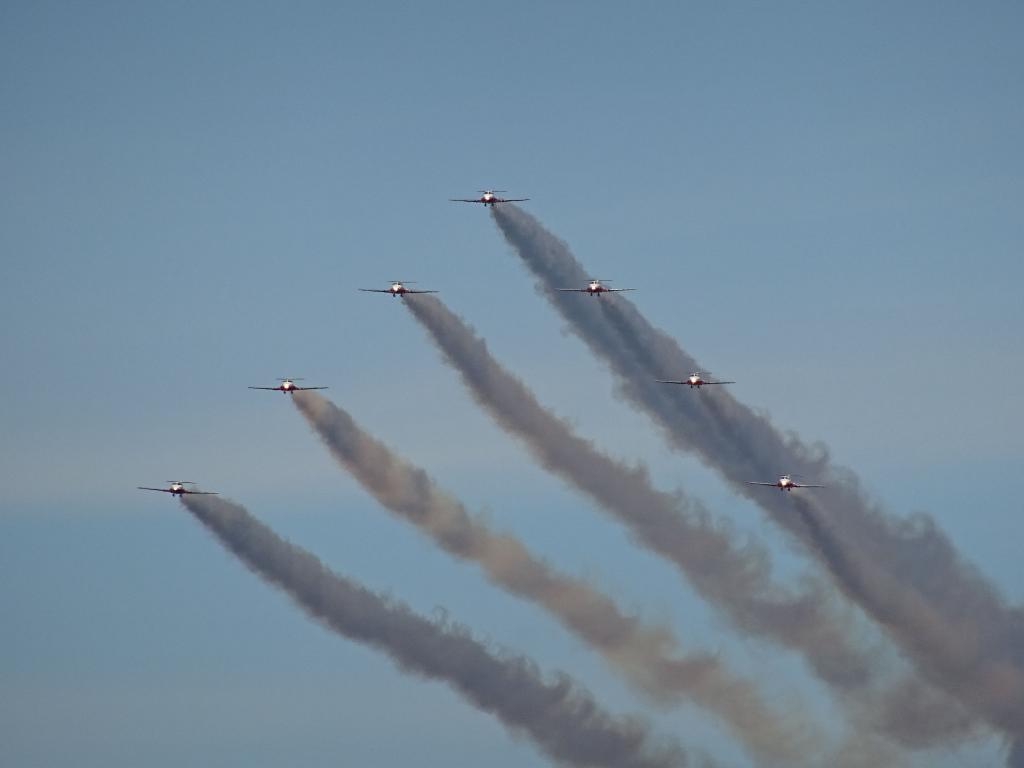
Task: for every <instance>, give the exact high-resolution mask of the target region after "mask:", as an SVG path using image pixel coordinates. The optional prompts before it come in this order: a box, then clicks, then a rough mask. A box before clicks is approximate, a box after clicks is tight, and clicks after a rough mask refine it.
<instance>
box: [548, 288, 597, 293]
mask: <svg viewBox="0 0 1024 768" xmlns="http://www.w3.org/2000/svg"><path fill="white" fill-rule="evenodd" d="M556 290H559V291H569V292H570V293H586V292H587V291H588V290H590V289H589V288H557V289H556Z"/></svg>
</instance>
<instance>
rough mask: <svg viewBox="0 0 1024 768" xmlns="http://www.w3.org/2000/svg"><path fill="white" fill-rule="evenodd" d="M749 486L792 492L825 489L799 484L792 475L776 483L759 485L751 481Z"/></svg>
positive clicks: (822, 486) (818, 486) (748, 482)
mask: <svg viewBox="0 0 1024 768" xmlns="http://www.w3.org/2000/svg"><path fill="white" fill-rule="evenodd" d="M747 484H748V485H768V486H771V487H773V488H778V489H779V490H780V491H792V490H793V489H794V488H824V487H825V486H824V485H812V484H810V483H798V482H796V481H795V480H794V479H793V476H792V475H783V476H782V477H780V478H779V479H778V480H776V481H775V482H774V483H757V482H753V481H751V480H748V481H747Z"/></svg>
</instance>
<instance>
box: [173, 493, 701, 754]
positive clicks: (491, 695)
mask: <svg viewBox="0 0 1024 768" xmlns="http://www.w3.org/2000/svg"><path fill="white" fill-rule="evenodd" d="M181 500H182V502H183V503H184V505H185V506H186V507H187V508H188V510H189V512H191V513H192V514H193V515H194V516H195V517H196V519H198V520H199V521H200V522H201V523H202V524H203V525H204V526H206V528H207V529H208V530H209V531H210V532H211V533H213V534H214V535H215V536H216V537H217V539H218V540H219V541H220V542H221V544H223V545H224V547H225V548H226V549H228V550H229V551H230V552H231V553H232V554H234V555H236V556H237V557H238V558H239V559H240V560H241V561H242V562H243V563H244V564H245V565H246V566H247V567H248V568H249V569H250V570H251V571H253V572H254V573H255V574H257V575H258V576H260V578H262V579H263V580H264V581H266V582H268V583H270V584H272V585H274V586H276V587H278V588H279V589H281V590H282V591H284V592H285V593H287V594H288V596H289V597H291V598H292V600H293V601H295V603H297V604H298V605H299V606H300V607H301V608H302V609H303V610H304V611H305V612H306V613H307V614H308V615H309V616H310V617H312V618H314V619H316V620H318V621H320V622H322V623H323V624H324V625H326V626H327V627H329V628H330V629H332V630H333V631H335V632H337V633H338V634H340V635H343V636H344V637H347V638H349V639H351V640H355V641H357V642H360V643H363V644H365V645H369V646H372V647H373V648H376V649H378V650H380V651H383V652H384V653H386V654H387V655H388V656H390V657H391V658H392V659H393V660H394V661H395V662H396V663H397V664H398V665H399V666H400V667H401V668H402V669H403V670H405V671H407V672H412V673H415V674H419V675H423V676H425V677H429V678H433V679H436V680H442V681H444V682H446V683H448V685H450V686H451V687H452V688H453V689H454V690H456V691H457V692H458V693H460V694H461V695H462V696H463V697H464V698H465V699H467V700H468V701H470V702H471V703H472V704H473V705H474V706H476V707H477V708H478V709H480V710H482V711H484V712H489V713H491V714H493V715H494V716H496V717H497V718H499V719H500V720H501V722H502V723H503V724H504V725H505V726H506V727H507V728H509V729H510V730H512V731H513V732H516V733H525V734H527V735H528V736H529V737H530V738H531V739H532V740H533V741H534V743H535V744H536V745H537V746H538V747H540V749H542V750H543V751H544V752H545V753H546V754H548V755H549V756H550V757H551V758H553V759H554V760H555V761H557V762H559V763H563V764H567V765H573V766H588V767H589V766H607V768H678V767H679V766H685V765H686V764H687V759H686V755H685V753H684V752H683V750H682V749H681V748H680V747H678V746H677V745H675V744H668V745H664V744H662V745H654V744H652V743H651V738H650V736H649V733H648V730H647V728H646V727H645V726H644V725H643V724H642V723H641V722H640V721H638V720H636V719H635V718H622V717H613V716H612V715H610V714H608V713H607V712H605V711H604V710H603V709H602V708H601V707H600V706H599V705H598V704H597V702H596V701H595V700H594V698H593V697H592V696H591V695H590V693H589V692H588V691H586V690H585V689H584V688H582V687H581V686H579V685H578V684H577V683H575V682H574V681H573V680H572V679H571V678H569V677H568V676H567V675H565V674H559V675H557V676H555V677H554V678H552V679H545V678H544V677H543V676H542V675H541V673H540V671H539V670H538V668H537V666H536V665H535V664H534V663H533V662H532V661H530V660H529V659H527V658H525V657H523V656H512V655H506V654H498V653H496V652H494V651H492V650H490V649H488V648H487V647H486V646H485V645H484V644H483V643H481V642H480V641H479V640H476V639H475V638H474V637H473V636H472V634H471V633H470V632H469V630H468V629H467V628H466V627H464V626H462V625H460V624H456V623H454V622H450V621H446V620H435V621H431V620H428V619H426V618H424V617H422V616H419V615H417V614H416V613H414V612H413V611H412V610H411V609H410V608H409V607H408V606H407V605H405V604H403V603H400V602H398V601H396V600H394V599H391V598H388V597H384V596H382V595H379V594H376V593H374V592H371V591H370V590H368V589H366V588H365V587H362V586H360V585H359V584H357V583H355V582H353V581H352V580H350V579H347V578H344V577H342V576H339V575H338V574H335V573H333V572H332V571H330V570H329V569H328V568H327V567H326V566H324V564H323V563H321V562H320V560H318V559H317V558H316V557H315V556H314V555H313V554H311V553H309V552H307V551H306V550H304V549H301V548H300V547H298V546H296V545H294V544H292V543H290V542H288V541H286V540H285V539H282V538H281V537H280V536H278V535H277V534H275V533H274V532H273V531H272V530H271V529H270V528H268V527H267V526H266V525H264V524H263V523H261V522H260V521H259V520H257V519H256V518H254V517H253V516H252V515H250V514H249V512H248V511H247V510H246V509H245V508H244V507H242V506H240V505H238V504H235V503H233V502H230V501H227V500H225V499H221V498H217V497H205V496H183V497H181Z"/></svg>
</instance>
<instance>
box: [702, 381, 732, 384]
mask: <svg viewBox="0 0 1024 768" xmlns="http://www.w3.org/2000/svg"><path fill="white" fill-rule="evenodd" d="M704 383H705V384H735V383H736V382H735V381H705V382H704Z"/></svg>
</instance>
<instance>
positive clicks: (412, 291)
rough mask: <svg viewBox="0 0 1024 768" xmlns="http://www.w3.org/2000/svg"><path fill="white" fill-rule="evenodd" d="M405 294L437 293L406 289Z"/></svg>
mask: <svg viewBox="0 0 1024 768" xmlns="http://www.w3.org/2000/svg"><path fill="white" fill-rule="evenodd" d="M405 292H406V293H438V291H416V290H413V289H412V288H406V289H405Z"/></svg>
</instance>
